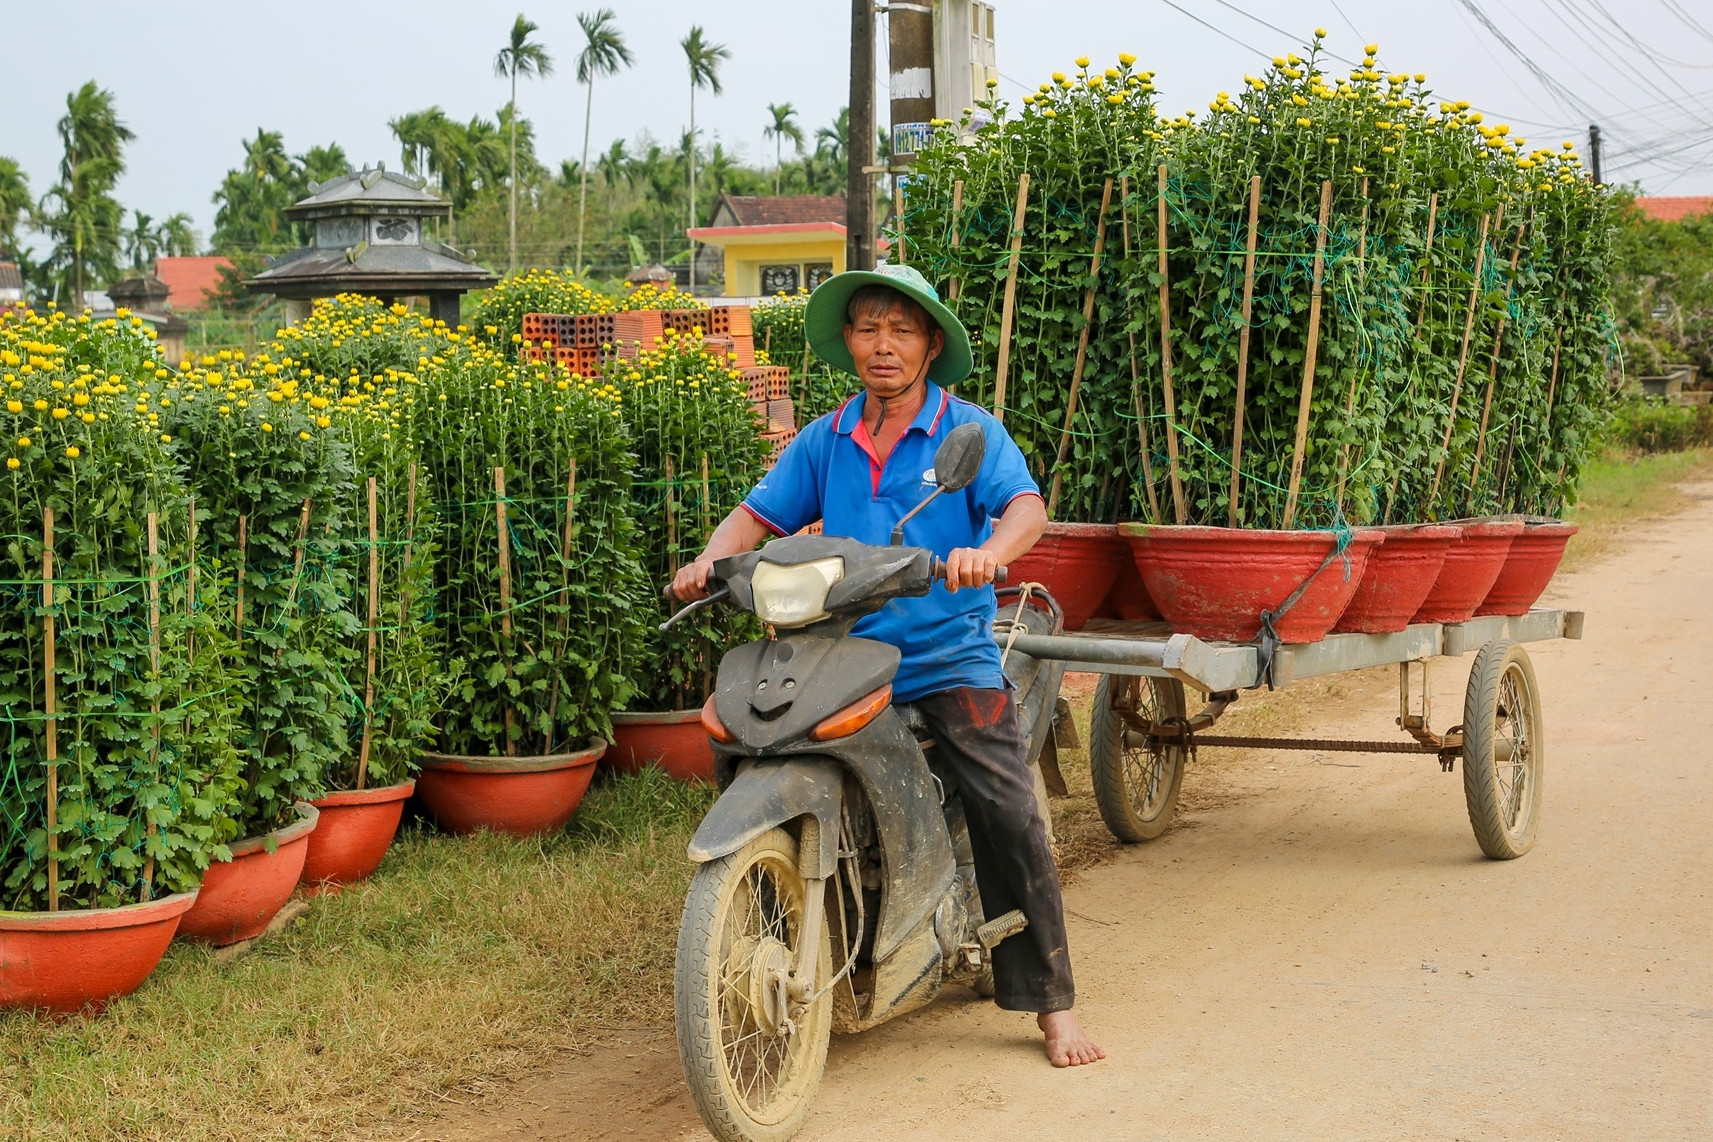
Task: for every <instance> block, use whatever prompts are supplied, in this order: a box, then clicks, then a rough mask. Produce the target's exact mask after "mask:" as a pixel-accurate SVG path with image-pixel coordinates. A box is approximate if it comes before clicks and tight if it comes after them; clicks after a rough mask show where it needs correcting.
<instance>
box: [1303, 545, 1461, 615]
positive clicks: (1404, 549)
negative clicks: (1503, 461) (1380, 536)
mask: <svg viewBox="0 0 1713 1142" xmlns="http://www.w3.org/2000/svg"><path fill="white" fill-rule="evenodd" d="M1380 530H1381V531H1383V532H1385V533H1386V542H1385V543H1383V544H1381V545H1380V547H1379V548H1378V549H1376V550H1375V552H1374V554H1372V555H1370V556H1369V557H1368V569H1367V570H1366V571H1364V572H1363V573H1362V582H1360V583H1358V584H1357V585H1356V591H1355V593H1354V594H1352V595H1351V596H1350V605H1349V606H1348V607H1345V608H1344V614H1343V615H1342V616H1340V618H1339V620H1338V622H1336V623H1334V624H1333V627H1332V629H1333V630H1335V631H1356V632H1359V633H1362V634H1389V633H1391V632H1393V631H1400V630H1403V629H1404V628H1405V627H1407V626H1409V625H1410V616H1411V615H1414V614H1415V613H1416V610H1417V609H1418V608H1419V607H1420V606H1421V605H1422V600H1423V599H1425V598H1427V595H1428V592H1429V591H1431V590H1433V585H1434V581H1435V580H1436V579H1438V578H1439V571H1440V568H1441V567H1443V566H1445V553H1446V552H1447V551H1449V550H1451V545H1452V543H1453V542H1455V541H1456V539H1457V537H1458V536H1460V535H1462V534H1463V533H1462V531H1460V530H1459V529H1457V528H1455V527H1449V526H1445V525H1438V524H1400V525H1398V526H1395V527H1383V528H1381V529H1380Z"/></svg>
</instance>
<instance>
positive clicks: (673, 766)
mask: <svg viewBox="0 0 1713 1142" xmlns="http://www.w3.org/2000/svg"><path fill="white" fill-rule="evenodd" d="M602 760H603V761H604V762H605V764H606V765H607V767H608V768H610V769H611V770H612V771H613V772H614V773H641V772H642V771H643V770H644V769H646V768H648V767H649V766H651V765H657V766H659V767H660V768H661V769H663V770H665V771H666V773H667V774H668V775H669V776H672V777H676V778H677V779H678V780H680V781H700V782H702V783H703V784H704V785H712V784H713V783H714V747H713V746H712V745H710V744H709V742H708V731H707V730H705V729H703V728H702V711H701V709H700V707H698V708H697V709H694V710H666V711H661V712H658V713H657V712H653V711H649V710H621V711H619V712H617V713H615V714H614V715H613V744H612V747H611V748H610V749H608V750H607V755H606V757H605V758H603V759H602Z"/></svg>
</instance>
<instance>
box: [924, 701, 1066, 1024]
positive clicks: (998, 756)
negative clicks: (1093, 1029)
mask: <svg viewBox="0 0 1713 1142" xmlns="http://www.w3.org/2000/svg"><path fill="white" fill-rule="evenodd" d="M911 705H913V706H915V707H916V709H917V710H919V711H921V713H922V717H923V719H924V720H925V721H926V722H927V723H928V728H929V729H930V730H931V731H932V732H933V735H934V744H935V747H936V749H937V750H938V751H939V754H940V759H941V762H942V763H943V767H944V768H945V770H946V771H947V772H948V773H949V774H950V775H951V777H952V779H953V781H954V782H955V783H956V785H957V788H958V790H959V792H960V793H961V795H962V799H963V806H964V816H965V819H966V820H967V821H968V822H969V832H970V846H971V848H972V849H973V850H974V854H975V874H976V881H977V883H978V885H979V886H980V888H981V910H982V913H983V914H984V915H985V916H986V917H987V918H988V919H989V920H992V919H994V918H995V917H997V916H1001V915H1003V914H1005V913H1006V912H1009V911H1011V910H1012V909H1014V908H1021V909H1022V910H1023V914H1024V915H1025V916H1027V917H1028V918H1029V927H1028V928H1026V929H1024V930H1023V931H1022V932H1020V933H1018V934H1017V935H1015V936H1012V937H1010V938H1009V939H1007V940H1004V941H1002V942H1001V943H1000V945H999V946H998V947H997V948H995V949H994V950H993V985H994V989H993V999H994V1002H995V1003H997V1004H999V1006H1001V1007H1003V1008H1006V1009H1007V1010H1010V1011H1065V1010H1068V1009H1069V1008H1070V1006H1071V1004H1073V1003H1074V1002H1076V987H1075V985H1074V984H1073V983H1072V981H1071V955H1070V951H1069V950H1068V948H1067V947H1066V943H1065V908H1064V901H1063V900H1062V899H1061V898H1060V896H1059V869H1058V865H1056V864H1055V863H1054V861H1053V849H1052V845H1051V844H1050V843H1049V842H1048V840H1047V826H1046V824H1045V822H1043V821H1042V820H1041V813H1040V810H1039V808H1038V807H1037V806H1036V804H1035V782H1034V778H1033V777H1032V776H1031V774H1030V772H1029V762H1028V738H1027V735H1026V734H1025V732H1024V729H1023V722H1022V719H1020V718H1019V717H1018V716H1017V703H1016V702H1015V701H1013V700H1012V697H1011V693H1010V691H1007V690H982V689H974V688H970V687H962V688H959V689H955V690H944V691H942V692H940V693H938V694H930V695H929V696H928V697H926V698H918V699H917V700H916V701H914V702H912V703H911Z"/></svg>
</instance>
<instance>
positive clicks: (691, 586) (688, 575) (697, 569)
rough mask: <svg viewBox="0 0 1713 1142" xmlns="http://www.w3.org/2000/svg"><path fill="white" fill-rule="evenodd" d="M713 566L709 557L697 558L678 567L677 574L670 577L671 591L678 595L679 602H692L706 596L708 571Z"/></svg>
mask: <svg viewBox="0 0 1713 1142" xmlns="http://www.w3.org/2000/svg"><path fill="white" fill-rule="evenodd" d="M713 566H714V561H713V560H711V559H709V560H702V559H698V560H696V561H695V562H693V563H686V564H685V565H684V566H682V567H680V568H679V569H678V574H676V575H674V576H673V577H672V593H673V594H674V595H676V596H678V601H679V602H681V603H694V602H695V601H696V600H698V599H705V598H707V597H708V572H709V571H710V570H712V569H713Z"/></svg>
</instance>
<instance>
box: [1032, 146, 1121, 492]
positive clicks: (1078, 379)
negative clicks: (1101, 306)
mask: <svg viewBox="0 0 1713 1142" xmlns="http://www.w3.org/2000/svg"><path fill="white" fill-rule="evenodd" d="M1111 202H1112V179H1111V178H1108V179H1107V180H1106V184H1105V185H1104V186H1102V187H1101V188H1100V215H1099V216H1098V217H1097V218H1096V220H1095V224H1094V257H1093V259H1092V260H1091V261H1090V262H1089V267H1088V275H1089V283H1088V289H1086V290H1085V291H1083V327H1082V331H1081V332H1080V333H1078V334H1077V359H1076V363H1075V364H1073V365H1072V366H1071V391H1070V393H1069V394H1068V395H1067V396H1066V398H1065V426H1064V428H1063V429H1062V430H1060V432H1059V452H1058V455H1057V456H1056V457H1055V458H1054V460H1053V486H1052V489H1051V490H1050V491H1049V492H1048V493H1047V515H1048V516H1049V517H1050V516H1052V514H1053V511H1054V509H1055V508H1057V507H1058V506H1059V485H1060V482H1061V480H1062V479H1063V476H1064V466H1065V452H1066V451H1067V450H1068V449H1069V448H1070V444H1071V418H1072V417H1074V416H1076V414H1077V393H1078V391H1079V390H1080V389H1081V388H1082V383H1083V365H1084V364H1085V363H1086V362H1087V360H1088V335H1089V330H1090V329H1091V328H1093V325H1094V294H1095V287H1096V285H1097V284H1098V283H1099V281H1100V256H1101V254H1102V253H1103V252H1104V251H1105V249H1106V208H1107V206H1108V205H1110V204H1111Z"/></svg>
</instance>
